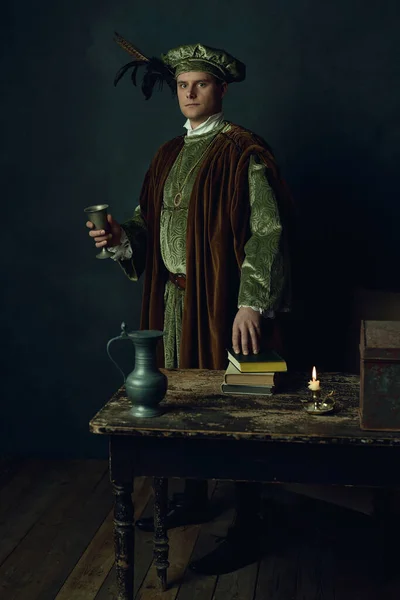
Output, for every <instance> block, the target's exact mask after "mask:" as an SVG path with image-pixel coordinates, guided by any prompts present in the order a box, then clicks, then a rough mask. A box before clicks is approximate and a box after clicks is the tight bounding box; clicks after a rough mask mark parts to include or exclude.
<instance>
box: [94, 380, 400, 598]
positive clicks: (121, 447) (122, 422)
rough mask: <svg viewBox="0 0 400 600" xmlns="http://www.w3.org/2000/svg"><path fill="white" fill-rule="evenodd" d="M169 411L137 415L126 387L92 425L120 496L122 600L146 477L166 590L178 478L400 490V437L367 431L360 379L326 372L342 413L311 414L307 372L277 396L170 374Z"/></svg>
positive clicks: (128, 591)
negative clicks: (140, 479) (139, 486)
mask: <svg viewBox="0 0 400 600" xmlns="http://www.w3.org/2000/svg"><path fill="white" fill-rule="evenodd" d="M165 373H166V374H167V376H168V386H169V387H168V393H167V396H166V398H165V400H164V401H163V403H162V406H164V408H165V413H164V414H163V415H161V416H159V417H155V418H153V419H138V418H135V417H132V415H131V410H130V408H131V405H130V402H129V400H128V399H127V397H126V396H125V393H124V389H123V388H121V389H120V390H119V391H118V392H117V393H116V394H115V395H114V396H113V397H112V398H111V400H110V401H109V402H108V403H107V404H106V405H105V406H104V407H103V408H102V409H101V410H100V411H99V412H98V413H97V415H96V416H95V417H94V418H93V419H92V420H91V422H90V430H91V431H92V432H93V433H97V434H102V435H108V436H109V441H110V478H111V483H112V486H113V491H114V494H115V508H114V517H115V521H114V523H115V529H114V531H115V553H116V571H117V579H118V590H119V591H118V598H119V600H132V599H133V575H134V564H133V563H134V560H133V557H134V526H133V525H134V524H133V504H132V489H133V480H134V477H136V476H141V475H146V476H152V477H154V491H155V534H154V557H155V565H156V568H157V573H158V575H159V578H160V583H161V588H162V589H166V581H167V568H168V566H169V564H168V537H167V534H166V529H165V514H166V505H167V481H168V479H167V478H168V477H184V478H199V479H230V480H236V481H238V480H241V481H265V482H286V483H289V482H290V483H310V484H312V483H320V484H321V483H322V484H348V485H372V486H394V485H398V484H400V470H399V469H398V468H397V467H396V466H395V465H398V464H399V462H398V461H399V459H400V436H399V435H398V434H396V433H389V432H366V431H362V430H360V426H359V414H358V397H359V379H358V377H356V376H352V375H346V374H342V373H328V374H323V373H321V374H319V376H320V379H321V385H322V386H323V388H324V390H327V391H328V390H329V391H330V390H334V392H335V397H336V402H337V405H336V410H335V412H333V413H331V414H329V415H324V416H322V415H319V416H312V415H309V414H307V413H306V412H305V411H304V409H303V406H302V402H301V400H302V399H304V398H306V397H307V396H308V393H309V392H308V390H307V387H306V386H307V381H308V379H309V377H308V376H307V375H306V374H304V375H301V376H300V375H297V376H291V378H290V380H289V379H288V380H287V381H286V383H285V386H284V390H285V391H284V393H279V394H276V395H274V396H271V397H265V396H264V397H262V396H253V397H250V398H249V397H246V396H239V395H236V396H227V395H223V394H221V392H220V384H221V381H222V378H223V372H222V371H203V370H181V371H180V370H170V371H165Z"/></svg>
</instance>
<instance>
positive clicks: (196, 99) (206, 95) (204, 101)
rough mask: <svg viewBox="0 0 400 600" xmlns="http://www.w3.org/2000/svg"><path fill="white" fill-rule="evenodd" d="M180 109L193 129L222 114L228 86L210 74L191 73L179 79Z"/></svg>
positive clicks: (180, 76) (183, 74)
mask: <svg viewBox="0 0 400 600" xmlns="http://www.w3.org/2000/svg"><path fill="white" fill-rule="evenodd" d="M177 87H178V101H179V108H180V109H181V111H182V113H183V114H184V116H185V117H186V118H187V119H189V120H190V123H191V125H192V127H197V126H198V125H201V123H203V122H204V121H206V119H208V117H210V116H211V115H215V114H216V113H218V112H221V109H222V98H223V97H224V95H225V92H226V88H227V84H226V83H224V82H218V80H217V79H215V77H213V76H212V75H210V73H203V72H201V71H189V72H188V73H181V74H180V75H178V78H177Z"/></svg>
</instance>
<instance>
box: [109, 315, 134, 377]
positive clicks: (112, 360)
mask: <svg viewBox="0 0 400 600" xmlns="http://www.w3.org/2000/svg"><path fill="white" fill-rule="evenodd" d="M121 330H122V333H121V335H117V337H114V338H111V340H109V341H108V343H107V354H108V358H109V359H110V360H111V362H113V363H114V365H115V366H116V367H117V369H118V371H119V372H120V373H121V375H122V377H123V378H124V383H126V375H125V373H124V372H123V370H122V369H121V367H120V366H119V364H118V363H117V361H116V360H114V359H113V357H112V356H111V353H110V346H111V344H112V343H113V342H115V341H116V340H126V339H129V336H128V334H127V332H126V325H125V323H122V324H121Z"/></svg>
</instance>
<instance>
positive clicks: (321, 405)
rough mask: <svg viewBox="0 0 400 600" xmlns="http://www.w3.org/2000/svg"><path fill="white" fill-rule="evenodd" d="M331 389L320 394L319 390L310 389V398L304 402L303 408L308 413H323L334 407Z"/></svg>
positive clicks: (330, 410)
mask: <svg viewBox="0 0 400 600" xmlns="http://www.w3.org/2000/svg"><path fill="white" fill-rule="evenodd" d="M333 393H334V392H333V391H332V392H329V394H327V395H325V396H321V390H311V400H309V401H307V402H306V403H304V410H305V411H306V412H308V414H310V415H325V414H326V413H330V412H332V411H333V409H334V408H335V401H334V400H333Z"/></svg>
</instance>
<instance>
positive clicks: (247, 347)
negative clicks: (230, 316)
mask: <svg viewBox="0 0 400 600" xmlns="http://www.w3.org/2000/svg"><path fill="white" fill-rule="evenodd" d="M261 319H262V317H261V314H260V313H259V312H257V311H256V310H253V309H252V308H249V307H242V308H239V310H238V312H237V314H236V317H235V320H234V321H233V328H232V346H233V351H234V352H236V354H237V353H239V352H242V353H243V354H249V352H253V354H257V353H258V352H259V350H260V339H261Z"/></svg>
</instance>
